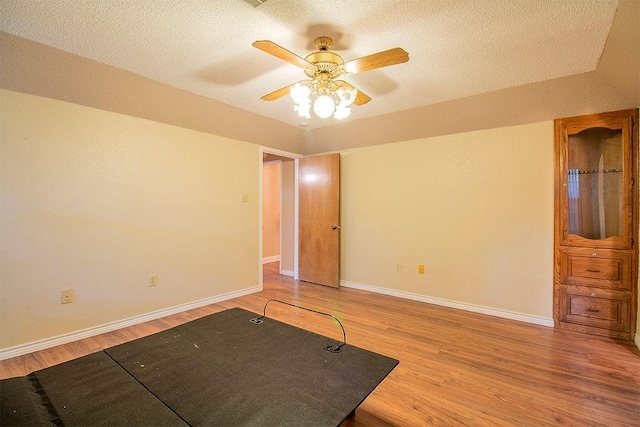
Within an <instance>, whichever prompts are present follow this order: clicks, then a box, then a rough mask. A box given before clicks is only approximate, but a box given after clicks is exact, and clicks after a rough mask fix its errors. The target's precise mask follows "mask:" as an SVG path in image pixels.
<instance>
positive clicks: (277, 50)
mask: <svg viewBox="0 0 640 427" xmlns="http://www.w3.org/2000/svg"><path fill="white" fill-rule="evenodd" d="M253 47H255V48H258V49H260V50H261V51H263V52H266V53H268V54H270V55H273V56H275V57H276V58H280V59H282V60H283V61H287V62H288V63H290V64H293V65H295V66H297V67H300V68H308V67H311V66H312V65H313V64H312V63H310V62H309V61H307V60H305V59H302V58H300V57H299V56H298V55H296V54H295V53H292V52H289V51H288V50H287V49H285V48H283V47H282V46H280V45H277V44H275V43H274V42H272V41H269V40H258V41H255V42H253Z"/></svg>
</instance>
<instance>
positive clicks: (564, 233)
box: [562, 230, 567, 239]
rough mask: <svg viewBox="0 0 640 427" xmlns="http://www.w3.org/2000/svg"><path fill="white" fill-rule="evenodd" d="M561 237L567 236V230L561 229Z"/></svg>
mask: <svg viewBox="0 0 640 427" xmlns="http://www.w3.org/2000/svg"><path fill="white" fill-rule="evenodd" d="M562 238H563V239H566V238H567V230H563V231H562Z"/></svg>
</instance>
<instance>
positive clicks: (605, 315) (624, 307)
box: [561, 285, 631, 331]
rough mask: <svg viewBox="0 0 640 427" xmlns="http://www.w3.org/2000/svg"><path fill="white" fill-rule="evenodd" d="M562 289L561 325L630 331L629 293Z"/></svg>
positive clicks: (586, 288) (565, 287) (570, 287)
mask: <svg viewBox="0 0 640 427" xmlns="http://www.w3.org/2000/svg"><path fill="white" fill-rule="evenodd" d="M562 289H563V294H564V295H563V300H564V310H563V311H564V312H563V313H562V316H561V317H563V318H562V319H561V320H562V321H564V322H568V323H576V324H580V325H586V326H592V327H596V328H603V329H609V330H617V331H626V330H628V329H629V325H630V321H631V318H630V315H629V314H630V311H629V310H630V299H629V293H628V292H621V291H613V290H608V289H595V288H588V287H583V286H565V285H563V286H562Z"/></svg>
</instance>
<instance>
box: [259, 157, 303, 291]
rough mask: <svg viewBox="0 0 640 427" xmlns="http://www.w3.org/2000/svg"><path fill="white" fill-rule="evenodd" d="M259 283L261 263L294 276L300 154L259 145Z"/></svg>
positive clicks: (296, 266)
mask: <svg viewBox="0 0 640 427" xmlns="http://www.w3.org/2000/svg"><path fill="white" fill-rule="evenodd" d="M260 156H261V170H260V214H259V218H260V239H259V245H260V255H261V256H260V264H261V265H260V268H259V271H260V278H259V283H260V286H262V284H263V277H264V267H265V266H268V267H269V270H270V271H271V272H274V266H275V265H277V271H278V273H279V274H280V275H283V276H290V277H293V278H294V279H297V278H298V194H297V193H298V188H297V187H298V182H297V175H298V160H297V159H299V158H301V157H302V156H300V155H297V154H294V153H288V152H285V151H281V150H276V149H272V148H268V147H261V149H260ZM276 263H277V264H276Z"/></svg>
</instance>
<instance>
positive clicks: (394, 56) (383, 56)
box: [344, 47, 409, 74]
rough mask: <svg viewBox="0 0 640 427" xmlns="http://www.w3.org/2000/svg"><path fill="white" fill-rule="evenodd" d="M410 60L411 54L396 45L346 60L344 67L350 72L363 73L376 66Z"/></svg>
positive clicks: (385, 65) (386, 65)
mask: <svg viewBox="0 0 640 427" xmlns="http://www.w3.org/2000/svg"><path fill="white" fill-rule="evenodd" d="M408 60H409V54H408V53H407V52H406V51H405V50H404V49H402V48H400V47H396V48H393V49H389V50H385V51H382V52H378V53H374V54H371V55H367V56H363V57H362V58H358V59H354V60H351V61H349V62H346V63H345V64H344V69H345V71H346V72H347V73H349V74H353V73H362V72H364V71H369V70H375V69H376V68H382V67H388V66H390V65H396V64H402V63H403V62H407V61H408Z"/></svg>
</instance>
